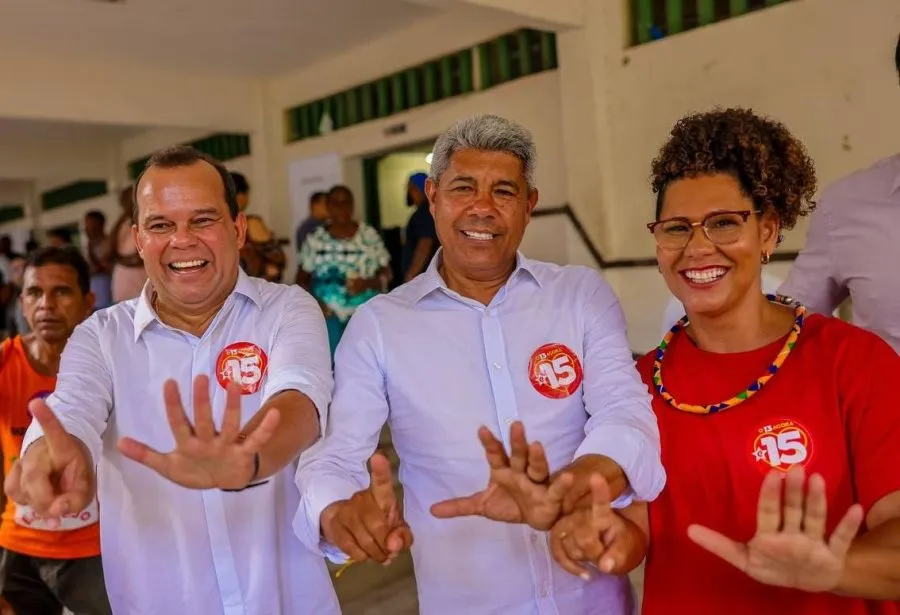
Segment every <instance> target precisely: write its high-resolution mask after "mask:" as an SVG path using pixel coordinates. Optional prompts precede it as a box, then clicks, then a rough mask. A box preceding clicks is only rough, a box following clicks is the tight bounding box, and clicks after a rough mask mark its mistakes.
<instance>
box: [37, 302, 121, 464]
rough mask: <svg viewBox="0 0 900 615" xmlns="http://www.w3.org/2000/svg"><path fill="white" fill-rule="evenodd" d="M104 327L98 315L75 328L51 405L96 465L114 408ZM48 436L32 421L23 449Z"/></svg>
mask: <svg viewBox="0 0 900 615" xmlns="http://www.w3.org/2000/svg"><path fill="white" fill-rule="evenodd" d="M100 335H101V331H100V327H99V322H98V319H97V316H96V315H94V316H92V317H91V318H89V319H88V320H86V321H85V322H83V323H82V324H80V325H78V326H77V327H76V328H75V331H74V332H73V333H72V337H70V338H69V341H68V342H67V343H66V347H65V350H63V353H62V357H61V359H60V364H59V374H58V375H57V377H56V389H55V390H54V391H53V393H52V394H51V395H50V396H49V397H47V400H46V402H47V405H48V406H49V407H50V409H51V410H52V411H53V413H54V414H55V415H56V418H57V419H59V422H60V423H61V424H62V426H63V429H65V430H66V432H68V433H69V434H71V435H73V436H75V437H76V438H78V439H79V440H81V441H82V442H83V443H84V445H85V446H86V447H87V449H88V451H90V453H91V458H92V460H93V462H94V465H95V466H96V465H97V463H98V461H99V459H100V455H101V453H102V450H103V442H102V437H103V432H104V431H106V424H107V422H108V421H109V416H110V413H111V412H112V409H113V386H112V375H111V374H110V372H109V368H108V366H107V364H106V361H105V358H104V356H105V355H104V353H103V348H102V345H101V342H100ZM43 435H44V431H43V429H41V426H40V424H39V423H38V422H37V421H31V425H30V426H29V427H28V431H26V432H25V438H24V440H23V441H22V451H23V453H24V451H25V450H26V449H27V448H28V447H29V446H31V445H32V444H33V443H34V442H35V441H36V440H38V439H40V438H42V437H43Z"/></svg>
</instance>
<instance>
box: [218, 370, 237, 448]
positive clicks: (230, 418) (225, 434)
mask: <svg viewBox="0 0 900 615" xmlns="http://www.w3.org/2000/svg"><path fill="white" fill-rule="evenodd" d="M240 430H241V387H240V385H238V384H237V383H236V382H229V383H228V388H227V389H226V390H225V413H224V414H223V415H222V431H221V432H220V433H219V436H220V437H221V438H222V439H223V440H224V441H225V442H234V441H235V440H237V437H238V433H240Z"/></svg>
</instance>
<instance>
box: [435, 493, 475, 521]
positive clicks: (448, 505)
mask: <svg viewBox="0 0 900 615" xmlns="http://www.w3.org/2000/svg"><path fill="white" fill-rule="evenodd" d="M484 494H485V492H484V491H479V492H478V493H475V494H472V495H470V496H467V497H464V498H451V499H449V500H444V501H443V502H438V503H436V504H433V505H432V506H431V514H432V515H434V516H435V517H437V518H438V519H453V518H455V517H470V516H473V515H477V514H479V513H480V512H481V501H482V500H483V498H484Z"/></svg>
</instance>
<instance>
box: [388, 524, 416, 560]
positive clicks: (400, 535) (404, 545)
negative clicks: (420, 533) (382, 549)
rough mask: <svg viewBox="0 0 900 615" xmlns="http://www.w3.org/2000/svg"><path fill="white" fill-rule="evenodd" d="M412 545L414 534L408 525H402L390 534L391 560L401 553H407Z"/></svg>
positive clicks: (389, 549)
mask: <svg viewBox="0 0 900 615" xmlns="http://www.w3.org/2000/svg"><path fill="white" fill-rule="evenodd" d="M412 545H413V533H412V530H411V529H410V528H409V526H408V525H406V523H401V524H400V525H399V526H397V527H395V528H394V529H393V530H391V533H390V534H388V537H387V548H388V551H389V553H390V557H391V558H393V557H395V556H396V555H397V554H398V553H400V552H401V551H406V550H407V549H409V548H410V547H412Z"/></svg>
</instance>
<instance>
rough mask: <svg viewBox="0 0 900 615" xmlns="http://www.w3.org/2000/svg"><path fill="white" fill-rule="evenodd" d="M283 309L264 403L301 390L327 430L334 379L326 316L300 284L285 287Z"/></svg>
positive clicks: (320, 423)
mask: <svg viewBox="0 0 900 615" xmlns="http://www.w3.org/2000/svg"><path fill="white" fill-rule="evenodd" d="M282 288H284V289H285V291H284V297H283V299H282V301H283V306H284V308H283V312H282V317H281V321H280V323H279V324H278V329H277V331H276V332H275V335H274V340H275V341H274V343H273V344H272V347H271V349H270V351H269V366H268V368H267V377H266V382H265V384H264V385H263V392H262V400H263V404H265V403H266V402H267V401H268V400H269V399H270V398H271V397H272V396H273V395H276V394H277V393H280V392H281V391H288V390H293V391H299V392H301V393H303V394H304V395H306V396H307V397H309V398H310V399H311V400H312V402H313V403H314V404H315V406H316V410H317V411H318V413H319V433H320V434H324V433H325V427H326V425H327V422H328V421H327V417H328V404H329V403H330V402H331V394H332V391H333V388H334V382H333V380H332V375H331V350H330V346H329V344H328V331H327V329H326V326H325V317H324V316H323V315H322V310H321V308H320V307H319V305H318V303H316V300H315V299H313V298H312V296H310V294H309V293H307V292H306V291H305V290H303V289H302V288H300V287H299V286H285V287H282Z"/></svg>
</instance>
